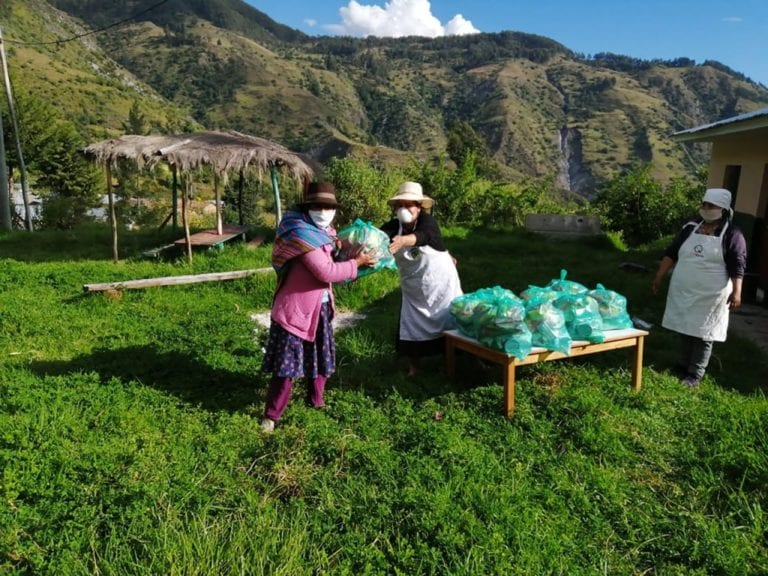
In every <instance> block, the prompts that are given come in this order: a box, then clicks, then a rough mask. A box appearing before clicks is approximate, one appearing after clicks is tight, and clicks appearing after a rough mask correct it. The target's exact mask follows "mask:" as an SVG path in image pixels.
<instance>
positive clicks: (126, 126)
mask: <svg viewBox="0 0 768 576" xmlns="http://www.w3.org/2000/svg"><path fill="white" fill-rule="evenodd" d="M146 120H147V117H146V115H145V114H143V113H142V111H141V107H140V106H139V101H138V100H134V101H133V104H132V105H131V109H130V110H128V120H127V121H125V122H123V130H124V131H125V133H126V134H138V135H140V136H143V135H144V134H146V130H147V121H146Z"/></svg>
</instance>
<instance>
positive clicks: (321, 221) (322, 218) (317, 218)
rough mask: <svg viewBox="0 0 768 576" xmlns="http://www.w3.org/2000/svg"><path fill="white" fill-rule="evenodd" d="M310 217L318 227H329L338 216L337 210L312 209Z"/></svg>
mask: <svg viewBox="0 0 768 576" xmlns="http://www.w3.org/2000/svg"><path fill="white" fill-rule="evenodd" d="M309 217H310V218H311V219H312V222H314V223H315V225H316V226H317V227H318V228H328V227H329V226H330V225H331V223H332V222H333V219H334V218H335V217H336V210H310V211H309Z"/></svg>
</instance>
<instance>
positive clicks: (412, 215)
mask: <svg viewBox="0 0 768 576" xmlns="http://www.w3.org/2000/svg"><path fill="white" fill-rule="evenodd" d="M433 204H434V201H433V200H432V198H430V197H428V196H425V195H424V192H423V190H422V188H421V184H419V183H418V182H404V183H403V184H402V185H401V186H400V189H399V190H398V191H397V194H396V195H395V196H393V197H392V198H390V199H389V205H390V206H391V207H392V208H393V209H394V210H395V218H393V219H392V220H390V221H389V222H387V223H386V224H384V225H383V226H382V227H381V229H382V230H383V231H384V232H386V233H387V235H388V236H389V238H390V240H391V244H390V246H389V251H390V252H391V253H392V254H393V255H394V257H395V262H396V263H397V269H398V271H399V273H400V289H401V291H402V295H403V300H402V305H401V307H400V322H399V329H398V336H397V342H396V347H397V351H398V353H400V354H402V355H405V356H407V357H408V361H409V365H408V375H409V376H415V375H416V373H417V372H418V370H419V363H420V359H421V358H422V357H423V356H432V355H437V354H441V353H442V352H443V350H444V347H445V343H444V339H443V336H442V333H443V330H446V329H448V328H450V327H451V316H450V313H449V306H450V303H451V301H452V300H453V299H454V298H456V297H457V296H460V295H461V294H462V291H461V282H460V281H459V274H458V272H457V270H456V263H455V260H454V259H453V258H452V257H451V255H450V254H449V253H448V251H447V250H446V248H445V244H443V237H442V234H441V233H440V227H439V226H438V225H437V220H435V219H434V217H433V216H432V215H431V214H429V213H428V212H427V210H429V209H430V208H432V206H433Z"/></svg>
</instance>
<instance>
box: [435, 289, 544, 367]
mask: <svg viewBox="0 0 768 576" xmlns="http://www.w3.org/2000/svg"><path fill="white" fill-rule="evenodd" d="M450 313H451V316H452V317H453V318H454V320H455V321H456V325H457V326H458V328H459V331H460V332H461V333H462V334H465V335H467V336H469V337H470V338H474V339H475V340H478V341H479V342H480V343H481V344H483V345H485V346H488V347H489V348H494V349H496V350H501V351H503V352H505V353H506V354H509V355H510V356H514V357H515V358H519V359H522V358H525V357H526V356H528V354H529V353H530V351H531V347H532V344H531V332H530V330H528V326H527V325H526V323H525V306H524V305H523V301H522V300H520V298H518V297H517V296H515V294H514V292H512V291H511V290H507V289H506V288H502V287H501V286H494V287H492V288H481V289H479V290H476V291H475V292H470V293H468V294H463V295H461V296H459V297H457V298H455V299H454V300H453V301H452V302H451V306H450Z"/></svg>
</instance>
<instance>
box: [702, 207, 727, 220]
mask: <svg viewBox="0 0 768 576" xmlns="http://www.w3.org/2000/svg"><path fill="white" fill-rule="evenodd" d="M699 216H701V217H702V218H703V219H704V222H714V221H715V220H720V218H722V216H723V209H722V208H700V209H699Z"/></svg>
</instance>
